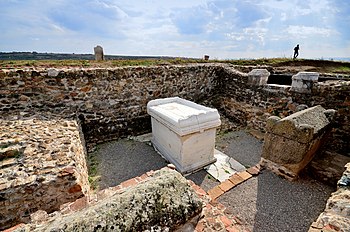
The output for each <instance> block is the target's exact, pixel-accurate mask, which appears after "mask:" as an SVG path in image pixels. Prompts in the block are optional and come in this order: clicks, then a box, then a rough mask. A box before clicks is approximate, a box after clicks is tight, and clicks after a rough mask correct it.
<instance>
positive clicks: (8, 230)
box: [3, 223, 25, 232]
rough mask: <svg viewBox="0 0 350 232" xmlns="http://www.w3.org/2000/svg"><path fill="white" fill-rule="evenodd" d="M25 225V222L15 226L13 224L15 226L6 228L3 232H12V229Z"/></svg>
mask: <svg viewBox="0 0 350 232" xmlns="http://www.w3.org/2000/svg"><path fill="white" fill-rule="evenodd" d="M24 225H25V224H24V223H20V224H18V225H15V226H13V227H11V228H8V229H6V230H3V232H12V231H14V230H16V229H19V228H21V227H22V226H24Z"/></svg>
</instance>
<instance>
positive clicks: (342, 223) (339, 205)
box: [309, 163, 350, 232]
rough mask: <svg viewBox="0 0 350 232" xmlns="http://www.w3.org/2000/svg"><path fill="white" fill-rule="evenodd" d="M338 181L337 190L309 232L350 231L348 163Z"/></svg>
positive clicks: (349, 166) (349, 174) (349, 175)
mask: <svg viewBox="0 0 350 232" xmlns="http://www.w3.org/2000/svg"><path fill="white" fill-rule="evenodd" d="M345 167H346V170H345V172H344V174H343V176H342V178H341V179H340V180H339V181H338V190H337V191H336V192H334V193H333V194H332V196H331V197H330V198H329V199H328V201H327V204H326V209H325V210H324V212H323V213H321V214H320V216H319V217H318V218H317V220H316V222H314V223H312V225H311V227H310V230H309V232H322V231H342V232H346V231H350V201H349V199H350V163H348V164H347V165H345Z"/></svg>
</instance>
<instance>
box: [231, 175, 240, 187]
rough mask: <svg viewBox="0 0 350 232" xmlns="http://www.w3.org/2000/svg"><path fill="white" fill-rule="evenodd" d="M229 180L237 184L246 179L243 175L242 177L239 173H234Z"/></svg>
mask: <svg viewBox="0 0 350 232" xmlns="http://www.w3.org/2000/svg"><path fill="white" fill-rule="evenodd" d="M229 181H231V182H232V184H234V185H235V186H236V185H238V184H240V183H242V182H243V181H244V179H243V178H242V177H240V176H239V175H237V174H234V175H232V176H231V177H230V179H229Z"/></svg>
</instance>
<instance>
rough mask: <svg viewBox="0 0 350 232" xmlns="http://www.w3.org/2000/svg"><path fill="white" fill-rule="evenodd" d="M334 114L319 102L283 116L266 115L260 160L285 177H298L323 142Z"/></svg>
mask: <svg viewBox="0 0 350 232" xmlns="http://www.w3.org/2000/svg"><path fill="white" fill-rule="evenodd" d="M334 114H335V111H334V110H325V109H324V108H322V107H321V106H319V105H318V106H314V107H311V108H308V109H305V110H302V111H299V112H296V113H294V114H292V115H289V116H288V117H285V118H283V119H281V118H279V117H277V116H272V117H270V118H268V119H267V125H266V134H265V139H264V150H263V154H262V158H261V159H262V160H261V163H262V164H263V165H264V166H266V167H268V168H269V169H271V170H272V171H273V172H275V173H277V174H279V175H282V176H284V177H285V178H288V179H294V178H297V177H298V174H299V173H300V172H301V171H302V170H303V169H304V168H305V167H306V165H307V164H308V163H309V162H310V161H311V160H312V158H313V157H314V155H315V154H316V152H317V150H318V149H319V148H320V146H321V145H322V144H324V141H325V139H326V135H327V134H328V133H329V131H330V129H331V127H330V124H331V122H332V120H333V116H334Z"/></svg>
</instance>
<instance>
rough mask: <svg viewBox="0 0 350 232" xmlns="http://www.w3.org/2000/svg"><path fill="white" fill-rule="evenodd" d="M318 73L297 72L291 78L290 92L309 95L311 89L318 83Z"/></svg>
mask: <svg viewBox="0 0 350 232" xmlns="http://www.w3.org/2000/svg"><path fill="white" fill-rule="evenodd" d="M318 77H319V73H317V72H299V73H297V74H296V75H294V76H293V77H292V88H291V89H290V90H291V91H294V92H300V93H311V90H312V87H313V86H314V85H315V83H317V82H318Z"/></svg>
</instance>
